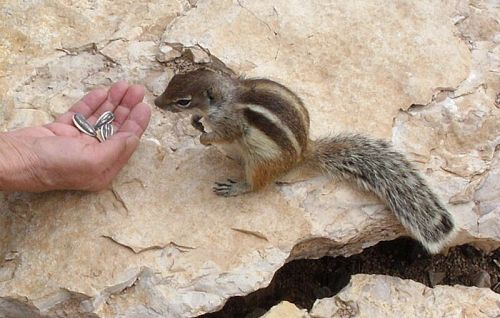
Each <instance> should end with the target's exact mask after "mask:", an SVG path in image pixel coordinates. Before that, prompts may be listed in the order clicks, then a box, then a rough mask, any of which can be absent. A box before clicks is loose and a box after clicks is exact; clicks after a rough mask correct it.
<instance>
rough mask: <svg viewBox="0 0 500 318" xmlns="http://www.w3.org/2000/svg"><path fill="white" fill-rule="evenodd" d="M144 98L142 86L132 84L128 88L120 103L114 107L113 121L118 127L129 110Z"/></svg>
mask: <svg viewBox="0 0 500 318" xmlns="http://www.w3.org/2000/svg"><path fill="white" fill-rule="evenodd" d="M143 99H144V87H143V86H142V85H132V86H130V87H129V88H128V90H127V93H126V94H125V96H124V97H123V99H122V101H121V103H120V105H119V106H118V107H116V109H115V122H116V123H117V125H118V127H119V126H121V124H123V122H124V121H125V120H126V119H127V117H128V115H129V113H130V111H131V110H132V109H133V108H134V107H135V106H136V105H137V104H139V103H140V102H142V100H143Z"/></svg>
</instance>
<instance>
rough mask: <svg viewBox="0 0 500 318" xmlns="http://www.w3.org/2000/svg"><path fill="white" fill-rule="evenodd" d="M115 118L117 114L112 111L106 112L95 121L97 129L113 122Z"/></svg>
mask: <svg viewBox="0 0 500 318" xmlns="http://www.w3.org/2000/svg"><path fill="white" fill-rule="evenodd" d="M114 119H115V115H114V114H113V113H112V112H110V111H107V112H104V113H103V114H102V115H101V116H100V117H99V118H98V119H97V121H96V123H95V129H96V130H97V129H99V128H101V127H102V126H104V125H106V124H109V123H111V122H112V121H113V120H114Z"/></svg>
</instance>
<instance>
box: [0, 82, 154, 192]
mask: <svg viewBox="0 0 500 318" xmlns="http://www.w3.org/2000/svg"><path fill="white" fill-rule="evenodd" d="M143 98H144V88H143V87H142V86H139V85H131V86H130V85H128V84H127V83H126V82H124V81H122V82H118V83H116V84H114V85H113V86H112V87H111V88H110V89H109V90H106V89H95V90H93V91H91V92H89V93H88V94H87V95H85V96H84V97H83V98H82V99H81V100H80V101H79V102H77V103H76V104H75V105H74V106H73V107H71V108H70V109H69V111H68V112H66V113H64V114H62V115H61V116H60V117H58V118H57V119H56V120H55V121H54V122H53V123H50V124H47V125H45V126H41V127H31V128H24V129H20V130H16V131H12V132H8V133H6V134H5V135H4V136H2V137H3V138H2V140H3V141H4V142H6V143H7V144H9V145H10V146H11V147H12V148H14V149H15V150H16V151H15V152H13V153H15V155H11V158H10V159H11V160H10V161H12V164H14V165H16V164H18V165H22V166H20V167H18V169H17V170H20V171H19V173H18V174H19V175H18V177H17V178H16V179H17V180H16V182H15V183H14V186H13V187H11V190H24V191H46V190H54V189H79V190H100V189H103V188H105V187H106V186H107V185H108V184H109V183H110V182H111V180H112V179H113V177H115V176H116V174H117V173H118V172H119V171H120V169H121V168H122V167H123V166H124V165H125V164H126V162H127V161H128V159H129V158H130V156H131V155H132V153H133V152H134V150H135V149H136V148H137V146H138V144H139V138H140V137H141V136H142V134H143V133H144V130H145V129H146V127H147V125H148V123H149V119H150V117H151V110H150V107H149V106H148V105H147V104H145V103H143V102H142V100H143ZM105 111H112V112H113V113H114V114H115V120H114V122H113V126H114V131H115V132H116V133H115V134H114V135H113V136H112V137H111V138H109V139H108V140H106V141H105V142H103V143H100V142H99V141H98V140H97V139H96V138H94V137H90V136H87V135H85V134H83V133H81V132H80V131H79V130H78V129H77V128H76V127H75V126H74V125H73V121H72V118H73V115H74V114H75V113H77V112H78V113H81V114H83V115H84V116H85V117H86V118H87V120H88V121H89V122H90V123H92V124H94V123H95V122H96V120H97V118H98V117H99V116H100V115H101V114H102V113H104V112H105ZM13 156H14V157H13ZM16 156H17V158H16Z"/></svg>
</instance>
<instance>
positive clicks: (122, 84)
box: [86, 81, 129, 124]
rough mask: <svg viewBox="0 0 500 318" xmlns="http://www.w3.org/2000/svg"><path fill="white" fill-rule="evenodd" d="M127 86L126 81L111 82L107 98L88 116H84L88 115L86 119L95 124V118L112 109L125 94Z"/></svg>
mask: <svg viewBox="0 0 500 318" xmlns="http://www.w3.org/2000/svg"><path fill="white" fill-rule="evenodd" d="M128 88H129V85H128V83H127V82H126V81H119V82H117V83H115V84H113V86H111V88H110V89H109V91H108V94H107V98H106V99H105V100H104V102H103V103H102V104H101V105H100V106H99V107H98V108H97V109H96V110H95V111H94V112H93V113H92V114H90V116H86V117H88V121H89V122H90V123H91V124H95V122H96V121H97V118H99V116H101V115H102V114H103V113H104V112H106V111H114V110H115V108H116V107H117V106H118V105H120V103H121V102H122V100H123V98H124V97H125V96H126V93H127V91H128Z"/></svg>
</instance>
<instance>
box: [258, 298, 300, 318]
mask: <svg viewBox="0 0 500 318" xmlns="http://www.w3.org/2000/svg"><path fill="white" fill-rule="evenodd" d="M261 317H262V318H284V317H287V318H308V317H309V315H308V314H307V312H306V310H305V309H303V310H300V309H299V308H297V306H295V305H294V304H292V303H289V302H288V301H283V302H281V303H279V304H278V305H276V306H274V307H273V308H271V309H270V310H269V311H268V312H267V313H266V314H265V315H263V316H261Z"/></svg>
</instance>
